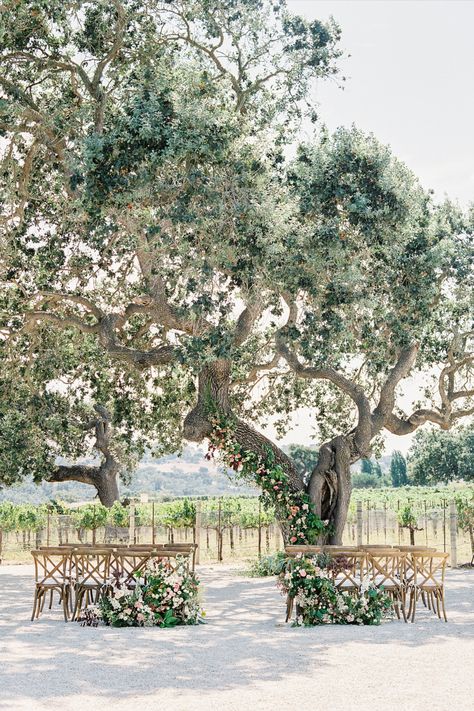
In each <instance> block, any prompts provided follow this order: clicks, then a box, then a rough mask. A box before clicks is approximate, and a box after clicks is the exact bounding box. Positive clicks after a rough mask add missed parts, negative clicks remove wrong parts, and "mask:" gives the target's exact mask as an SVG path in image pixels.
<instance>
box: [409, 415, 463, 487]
mask: <svg viewBox="0 0 474 711" xmlns="http://www.w3.org/2000/svg"><path fill="white" fill-rule="evenodd" d="M409 465H410V472H411V476H412V478H413V480H414V482H415V483H417V484H437V483H439V482H449V481H459V480H463V481H474V426H473V425H472V424H470V425H466V426H464V427H458V428H456V429H455V430H452V431H448V432H445V431H443V430H434V429H430V430H421V431H420V432H417V433H416V435H415V437H414V441H413V445H412V447H411V449H410V452H409Z"/></svg>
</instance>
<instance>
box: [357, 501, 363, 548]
mask: <svg viewBox="0 0 474 711" xmlns="http://www.w3.org/2000/svg"><path fill="white" fill-rule="evenodd" d="M357 545H358V546H361V545H362V501H358V502H357Z"/></svg>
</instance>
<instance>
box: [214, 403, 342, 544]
mask: <svg viewBox="0 0 474 711" xmlns="http://www.w3.org/2000/svg"><path fill="white" fill-rule="evenodd" d="M210 421H211V422H212V432H211V434H210V436H209V445H208V452H207V454H206V459H208V460H212V459H214V458H215V457H218V458H219V460H220V462H221V463H222V464H223V465H225V466H226V467H228V468H229V469H233V470H234V471H235V472H237V473H238V474H239V475H240V476H241V477H242V479H245V480H247V481H251V482H252V483H256V484H257V485H258V486H259V487H260V488H261V489H262V493H261V495H260V499H261V501H262V503H263V505H264V506H265V507H270V506H273V507H274V508H275V511H276V514H277V518H278V519H279V521H280V523H281V526H282V530H283V536H284V538H285V539H286V542H287V543H292V544H315V543H317V542H318V539H319V538H320V537H321V535H327V533H328V527H327V526H328V522H327V521H322V520H321V519H320V517H319V516H318V515H317V514H316V513H314V509H313V504H312V502H311V499H310V498H309V496H308V494H306V493H305V492H304V491H294V490H293V489H292V488H291V486H290V480H289V477H288V474H287V473H286V472H285V471H284V469H283V467H282V466H281V465H280V464H278V463H277V462H275V455H274V453H273V452H272V450H271V449H270V448H268V450H267V452H266V453H265V455H259V454H256V453H255V452H252V451H250V450H248V449H245V448H244V447H242V446H241V445H240V444H239V443H238V442H236V441H235V439H234V437H233V427H232V420H231V419H230V418H229V417H228V416H227V417H224V416H222V415H221V416H219V415H212V416H211V417H210Z"/></svg>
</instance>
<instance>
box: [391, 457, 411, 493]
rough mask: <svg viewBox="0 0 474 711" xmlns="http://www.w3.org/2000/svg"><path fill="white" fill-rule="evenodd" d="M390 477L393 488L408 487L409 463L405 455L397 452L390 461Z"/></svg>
mask: <svg viewBox="0 0 474 711" xmlns="http://www.w3.org/2000/svg"><path fill="white" fill-rule="evenodd" d="M390 476H391V479H392V486H406V485H407V484H408V473H407V462H406V459H405V457H404V456H403V454H402V453H401V452H399V451H395V452H393V454H392V459H391V461H390Z"/></svg>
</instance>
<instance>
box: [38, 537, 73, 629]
mask: <svg viewBox="0 0 474 711" xmlns="http://www.w3.org/2000/svg"><path fill="white" fill-rule="evenodd" d="M31 555H32V556H33V561H34V565H35V594H34V599H33V612H32V615H31V620H34V619H35V618H38V617H39V615H40V612H42V611H43V608H44V603H45V598H46V593H47V592H49V593H50V602H49V609H51V606H52V602H53V592H54V591H56V592H57V593H58V594H59V601H60V603H62V607H63V614H64V619H65V621H66V622H67V621H68V619H69V600H70V589H71V561H70V557H69V555H68V553H67V552H65V551H64V550H62V549H60V548H49V549H38V550H34V551H31Z"/></svg>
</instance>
